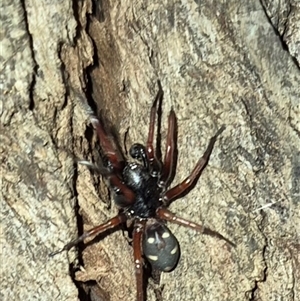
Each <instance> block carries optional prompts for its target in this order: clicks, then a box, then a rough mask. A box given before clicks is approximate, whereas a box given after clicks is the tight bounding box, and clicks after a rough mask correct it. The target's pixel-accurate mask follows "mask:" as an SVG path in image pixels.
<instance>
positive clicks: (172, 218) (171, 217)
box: [156, 207, 235, 247]
mask: <svg viewBox="0 0 300 301" xmlns="http://www.w3.org/2000/svg"><path fill="white" fill-rule="evenodd" d="M156 214H157V216H158V217H159V218H161V219H163V220H166V221H168V222H171V223H174V224H178V225H181V226H184V227H187V228H191V229H194V230H196V231H197V232H201V233H203V234H206V235H210V236H212V237H217V238H219V239H221V240H225V241H226V242H227V243H228V244H230V245H231V246H233V247H235V244H234V243H232V242H231V241H230V240H228V239H227V238H225V237H224V236H223V235H222V234H220V233H218V232H216V231H214V230H211V229H209V228H206V227H203V226H201V225H199V224H196V223H194V222H192V221H189V220H187V219H184V218H182V217H179V216H177V215H175V214H174V213H172V212H171V211H169V210H168V209H166V208H163V207H160V208H158V209H157V211H156Z"/></svg>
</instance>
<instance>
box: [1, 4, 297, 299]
mask: <svg viewBox="0 0 300 301" xmlns="http://www.w3.org/2000/svg"><path fill="white" fill-rule="evenodd" d="M270 3H271V2H270V1H258V0H256V1H246V0H245V1H237V0H236V1H234V0H232V1H227V2H226V1H225V2H224V1H223V2H222V1H208V0H207V1H201V2H200V1H183V0H181V1H174V2H173V1H94V2H90V1H88V0H87V1H74V3H72V2H70V1H69V2H68V1H51V2H49V1H44V0H42V1H36V0H35V1H34V0H26V1H23V2H20V3H18V2H17V1H10V0H3V1H2V2H1V6H2V7H1V16H0V18H1V22H2V26H1V63H2V68H1V69H2V71H1V96H2V97H1V115H0V117H1V142H0V153H1V236H0V239H1V250H0V251H1V278H0V284H1V292H0V299H1V300H16V301H18V300H43V301H47V300H72V301H73V300H80V299H81V300H87V299H84V298H83V295H82V294H81V295H79V293H78V287H76V285H75V284H74V282H73V280H72V278H71V277H70V271H73V270H74V269H73V266H82V265H84V268H83V267H81V268H80V270H79V271H77V272H76V274H75V275H74V278H75V279H76V280H77V282H76V284H77V286H80V287H81V285H80V283H85V284H86V288H87V289H91V288H92V289H91V297H90V298H91V299H90V300H97V301H99V300H103V301H107V300H110V301H115V300H126V301H127V300H128V301H131V300H135V295H136V290H135V279H134V271H133V263H132V248H131V246H130V245H129V243H128V240H127V239H126V236H127V234H126V233H125V234H124V235H123V234H122V232H121V231H118V232H115V233H112V234H111V235H109V236H106V237H101V238H103V239H101V240H99V239H98V240H96V241H95V243H93V244H89V246H88V247H87V248H86V249H85V250H84V251H83V253H82V262H79V263H78V261H76V253H75V252H74V251H70V252H69V254H68V255H67V254H65V253H63V254H60V255H57V256H56V257H54V258H49V257H48V254H49V253H50V252H52V251H54V250H56V249H58V248H60V247H62V246H63V245H64V244H65V243H66V242H68V241H69V240H70V239H72V238H74V237H76V235H77V232H78V229H77V228H78V227H77V226H78V224H79V225H81V222H82V223H83V225H84V229H89V228H91V227H92V226H95V225H97V224H99V223H102V222H103V221H105V220H106V219H108V218H109V217H112V216H114V215H115V214H116V213H117V209H116V208H115V206H114V205H113V204H112V205H111V206H109V201H110V200H109V195H108V193H107V188H106V186H105V185H104V183H103V181H102V179H100V178H98V177H95V176H93V175H92V174H91V172H90V171H88V170H87V169H85V168H82V167H79V168H77V167H76V164H74V157H79V158H85V159H91V158H92V156H93V154H95V152H94V151H93V149H94V148H95V147H96V146H95V141H94V140H92V139H90V134H91V127H90V126H89V121H88V116H87V114H86V112H85V109H84V106H83V105H82V104H83V103H85V102H86V98H85V95H86V96H88V98H89V99H90V100H89V101H90V102H91V98H90V97H91V96H92V97H93V102H94V103H95V104H96V105H97V108H98V110H101V116H102V118H103V119H104V120H105V121H106V122H107V124H108V128H111V127H112V128H113V130H114V132H116V133H118V135H117V136H118V138H119V143H120V144H121V145H122V144H123V140H124V134H125V132H126V131H127V135H126V137H127V139H126V145H127V146H128V145H130V144H131V143H132V142H145V140H146V136H147V131H148V121H149V109H150V106H151V104H152V101H153V99H154V97H155V95H156V93H157V90H158V87H157V84H156V82H157V79H160V80H161V83H162V87H163V90H164V100H163V118H162V130H161V132H162V145H164V141H165V140H164V139H165V135H166V118H167V114H168V112H169V110H170V109H171V107H173V108H174V110H175V112H176V114H177V122H178V153H179V154H178V163H177V174H176V177H175V180H174V183H178V182H179V181H181V180H182V179H183V178H184V177H185V176H186V175H188V174H189V172H190V171H191V170H192V168H193V166H194V164H195V163H196V162H197V160H198V158H199V157H200V156H201V155H202V153H203V151H204V150H205V148H206V146H207V143H208V140H209V138H210V137H211V136H212V135H213V134H214V133H215V132H216V131H217V129H218V128H220V127H221V125H223V124H225V125H226V130H225V131H224V132H223V134H222V135H221V137H220V138H219V139H218V142H217V143H216V145H215V148H214V151H213V155H212V156H211V160H210V162H209V164H208V166H207V168H206V170H205V172H204V173H203V175H202V176H201V178H200V181H199V182H198V184H197V185H196V186H195V188H194V189H193V190H192V191H191V192H190V193H189V194H188V195H187V196H185V197H184V198H182V199H180V200H177V201H176V202H174V204H172V206H171V210H172V211H173V212H175V213H178V214H179V215H180V216H183V217H185V218H189V219H191V220H193V221H196V222H199V223H203V224H204V225H206V226H207V227H210V228H212V229H214V230H217V231H218V232H220V233H222V234H223V235H224V236H226V237H228V238H230V239H231V240H232V241H234V242H235V243H236V244H237V247H236V248H235V249H231V250H229V249H228V248H227V247H226V244H225V243H224V242H222V241H220V240H217V239H214V238H211V237H206V236H203V235H200V234H199V233H195V232H193V231H190V230H188V229H185V228H182V227H179V226H174V225H170V229H171V230H172V231H173V233H174V234H175V235H176V237H177V238H178V240H179V242H180V245H181V259H180V262H179V264H178V266H177V268H176V269H175V270H174V271H173V272H171V273H168V274H162V276H161V282H160V285H157V284H156V283H154V282H153V281H152V280H151V279H150V280H149V284H148V289H147V293H148V297H147V300H148V301H154V300H173V301H177V300H178V301H179V300H186V301H188V300H191V301H192V300H196V301H200V300H201V301H206V300H207V301H208V300H214V301H216V300H231V301H241V300H263V301H267V300H274V301H275V300H285V301H295V300H299V299H300V270H299V262H300V255H299V254H300V238H299V229H300V182H299V178H300V151H299V150H300V123H299V115H300V88H299V87H300V84H299V83H300V73H299V57H300V50H299V49H300V48H299V43H300V38H299V32H300V31H299V23H300V21H299V19H300V17H299V16H300V13H299V11H300V8H299V3H298V2H297V1H280V5H281V6H277V7H276V6H275V4H274V1H273V3H271V4H270ZM78 220H79V222H78ZM80 230H82V229H80ZM77 270H78V269H77ZM91 284H93V286H90V285H91ZM80 291H81V293H82V290H80Z"/></svg>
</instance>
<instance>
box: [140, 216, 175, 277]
mask: <svg viewBox="0 0 300 301" xmlns="http://www.w3.org/2000/svg"><path fill="white" fill-rule="evenodd" d="M143 251H144V255H145V257H146V258H147V259H148V261H149V263H150V264H151V266H152V267H153V268H154V269H156V270H159V271H163V272H170V271H171V270H173V269H174V268H175V267H176V265H177V262H178V259H179V255H180V249H179V243H178V241H177V239H176V237H175V236H174V235H173V234H172V232H171V231H170V230H169V229H168V227H167V226H165V225H164V224H162V223H160V222H154V223H152V225H150V226H148V227H146V230H145V234H144V238H143Z"/></svg>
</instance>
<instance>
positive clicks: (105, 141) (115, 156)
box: [90, 115, 124, 172]
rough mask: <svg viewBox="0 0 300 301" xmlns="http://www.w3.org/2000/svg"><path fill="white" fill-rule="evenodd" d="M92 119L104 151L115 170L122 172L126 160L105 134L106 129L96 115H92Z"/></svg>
mask: <svg viewBox="0 0 300 301" xmlns="http://www.w3.org/2000/svg"><path fill="white" fill-rule="evenodd" d="M90 118H91V123H92V125H93V127H94V129H95V130H96V132H97V135H98V139H99V143H100V145H101V148H102V149H103V151H104V153H105V155H106V156H107V158H108V160H109V162H110V163H111V165H112V167H113V169H115V170H116V171H118V172H121V171H122V168H123V166H124V159H123V158H122V157H121V155H120V154H119V153H118V151H117V150H116V148H115V147H114V145H113V143H112V141H111V139H110V138H109V136H108V135H107V133H106V132H105V130H104V127H103V125H102V124H101V122H100V120H99V119H98V118H97V117H96V116H95V115H91V117H90Z"/></svg>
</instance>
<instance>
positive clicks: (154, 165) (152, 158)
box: [146, 86, 163, 174]
mask: <svg viewBox="0 0 300 301" xmlns="http://www.w3.org/2000/svg"><path fill="white" fill-rule="evenodd" d="M162 96H163V91H162V89H161V86H160V88H159V91H158V94H157V96H156V98H155V100H154V102H153V105H152V108H151V112H150V125H149V132H148V139H147V145H146V152H147V157H148V160H149V165H150V168H151V169H150V170H151V172H153V173H155V174H156V173H158V172H159V171H160V169H161V164H160V162H159V160H158V159H157V158H156V155H155V151H154V146H153V141H154V129H155V119H156V112H157V106H158V104H159V100H160V99H161V98H162Z"/></svg>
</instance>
